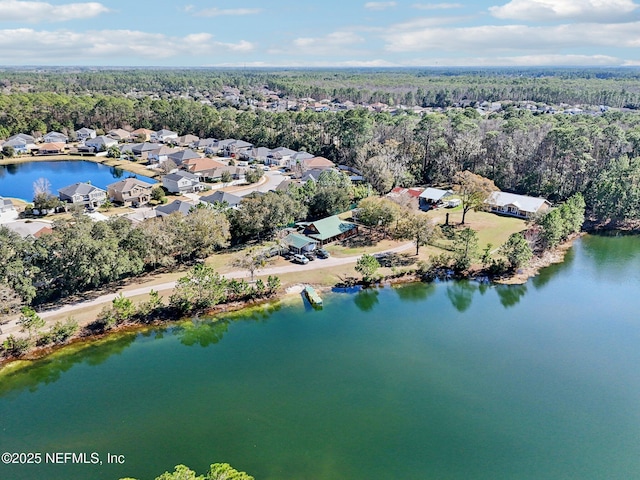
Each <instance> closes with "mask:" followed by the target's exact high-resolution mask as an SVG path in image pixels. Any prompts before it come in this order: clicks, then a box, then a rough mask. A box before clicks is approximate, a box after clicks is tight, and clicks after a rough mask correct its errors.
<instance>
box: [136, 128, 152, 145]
mask: <svg viewBox="0 0 640 480" xmlns="http://www.w3.org/2000/svg"><path fill="white" fill-rule="evenodd" d="M152 133H153V130H149V129H148V128H136V129H135V130H134V131H133V132H131V138H132V139H133V140H134V141H142V142H148V141H149V140H151V134H152Z"/></svg>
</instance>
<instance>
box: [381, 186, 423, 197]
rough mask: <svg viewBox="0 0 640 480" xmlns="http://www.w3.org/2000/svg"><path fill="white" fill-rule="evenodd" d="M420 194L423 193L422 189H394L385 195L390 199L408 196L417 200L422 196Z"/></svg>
mask: <svg viewBox="0 0 640 480" xmlns="http://www.w3.org/2000/svg"><path fill="white" fill-rule="evenodd" d="M422 192H423V189H422V188H419V187H413V188H403V187H396V188H394V189H393V190H391V191H390V192H389V193H388V194H387V195H389V196H390V197H393V196H400V195H408V196H410V197H415V198H418V197H419V196H420V195H421V194H422Z"/></svg>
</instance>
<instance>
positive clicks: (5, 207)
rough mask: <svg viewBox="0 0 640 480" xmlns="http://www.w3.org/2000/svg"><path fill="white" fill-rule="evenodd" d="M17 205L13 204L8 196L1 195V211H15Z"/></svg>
mask: <svg viewBox="0 0 640 480" xmlns="http://www.w3.org/2000/svg"><path fill="white" fill-rule="evenodd" d="M15 209H16V207H14V206H13V202H12V201H11V200H9V199H8V198H3V197H0V213H7V212H13V211H15Z"/></svg>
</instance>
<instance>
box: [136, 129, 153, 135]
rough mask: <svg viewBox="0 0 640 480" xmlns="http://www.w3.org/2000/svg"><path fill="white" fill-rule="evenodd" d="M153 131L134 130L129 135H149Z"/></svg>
mask: <svg viewBox="0 0 640 480" xmlns="http://www.w3.org/2000/svg"><path fill="white" fill-rule="evenodd" d="M152 133H153V130H149V129H148V128H136V129H135V130H134V131H133V132H131V135H151V134H152Z"/></svg>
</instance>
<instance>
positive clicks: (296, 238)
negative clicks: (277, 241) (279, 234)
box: [282, 233, 318, 253]
mask: <svg viewBox="0 0 640 480" xmlns="http://www.w3.org/2000/svg"><path fill="white" fill-rule="evenodd" d="M282 243H283V244H284V245H285V246H286V247H287V248H288V249H289V251H291V252H294V253H305V252H310V251H312V250H315V249H316V247H317V246H318V241H317V240H314V239H313V238H309V237H307V236H305V235H301V234H300V233H290V234H289V235H287V236H286V237H284V238H283V239H282Z"/></svg>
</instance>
